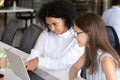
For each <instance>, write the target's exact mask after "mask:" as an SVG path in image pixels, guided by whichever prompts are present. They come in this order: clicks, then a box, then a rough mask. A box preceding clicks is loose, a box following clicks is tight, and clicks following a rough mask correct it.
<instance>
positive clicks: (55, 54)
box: [27, 29, 84, 70]
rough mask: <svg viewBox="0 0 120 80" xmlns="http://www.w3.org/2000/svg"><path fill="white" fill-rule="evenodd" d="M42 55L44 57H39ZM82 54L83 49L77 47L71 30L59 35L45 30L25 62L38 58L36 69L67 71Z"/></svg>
mask: <svg viewBox="0 0 120 80" xmlns="http://www.w3.org/2000/svg"><path fill="white" fill-rule="evenodd" d="M42 53H44V55H45V57H42V56H41V54H42ZM83 53H84V47H81V48H80V47H79V45H78V43H77V41H76V39H75V38H74V31H73V29H69V30H68V31H67V32H65V33H63V34H60V35H56V34H54V33H52V32H48V31H47V30H45V31H44V32H43V34H42V36H41V38H40V39H39V41H38V43H37V45H36V46H35V48H34V49H32V50H31V54H30V56H29V58H28V59H27V60H31V59H33V58H36V57H39V64H38V67H45V68H47V69H49V70H69V68H70V67H71V65H72V64H74V63H75V62H76V61H77V60H78V59H79V58H80V56H82V54H83Z"/></svg>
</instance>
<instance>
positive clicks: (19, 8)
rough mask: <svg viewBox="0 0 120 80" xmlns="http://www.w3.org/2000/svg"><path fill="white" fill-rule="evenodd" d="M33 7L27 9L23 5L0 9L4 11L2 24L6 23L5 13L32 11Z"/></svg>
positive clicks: (1, 11) (0, 11)
mask: <svg viewBox="0 0 120 80" xmlns="http://www.w3.org/2000/svg"><path fill="white" fill-rule="evenodd" d="M33 11H34V9H28V8H23V7H16V8H13V7H10V8H8V9H0V13H5V18H4V26H5V25H6V23H7V13H11V12H33Z"/></svg>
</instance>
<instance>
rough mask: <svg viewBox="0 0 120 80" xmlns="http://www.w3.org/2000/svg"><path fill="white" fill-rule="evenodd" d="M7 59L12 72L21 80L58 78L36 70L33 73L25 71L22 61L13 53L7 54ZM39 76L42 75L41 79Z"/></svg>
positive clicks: (53, 79)
mask: <svg viewBox="0 0 120 80" xmlns="http://www.w3.org/2000/svg"><path fill="white" fill-rule="evenodd" d="M7 57H8V60H9V62H10V64H11V65H12V70H13V72H14V73H15V74H16V75H17V76H19V77H20V78H21V79H23V80H59V79H58V78H56V77H54V76H52V75H51V74H49V73H47V72H45V71H43V70H40V69H36V70H35V71H34V72H32V71H27V70H26V68H25V65H24V61H23V60H22V59H21V57H20V56H18V55H17V54H15V53H13V52H8V54H7ZM36 72H37V74H36ZM38 73H39V74H38ZM40 75H42V77H41V76H40ZM43 75H44V77H43Z"/></svg>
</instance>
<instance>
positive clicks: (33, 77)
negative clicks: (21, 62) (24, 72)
mask: <svg viewBox="0 0 120 80" xmlns="http://www.w3.org/2000/svg"><path fill="white" fill-rule="evenodd" d="M28 75H29V77H30V80H45V79H43V78H42V77H40V76H39V75H37V74H36V73H34V72H32V71H28Z"/></svg>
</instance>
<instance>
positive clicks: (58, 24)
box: [46, 17, 68, 34]
mask: <svg viewBox="0 0 120 80" xmlns="http://www.w3.org/2000/svg"><path fill="white" fill-rule="evenodd" d="M46 23H47V26H48V28H49V29H50V31H51V32H53V33H54V34H62V33H64V32H66V31H67V30H68V27H67V26H65V21H64V20H63V19H62V18H54V17H46Z"/></svg>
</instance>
